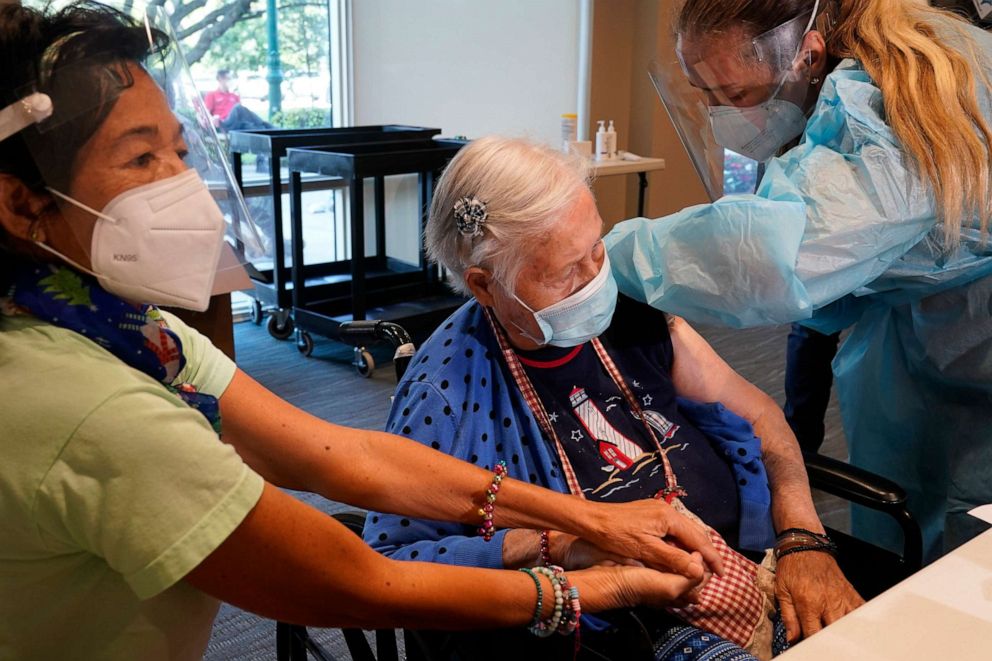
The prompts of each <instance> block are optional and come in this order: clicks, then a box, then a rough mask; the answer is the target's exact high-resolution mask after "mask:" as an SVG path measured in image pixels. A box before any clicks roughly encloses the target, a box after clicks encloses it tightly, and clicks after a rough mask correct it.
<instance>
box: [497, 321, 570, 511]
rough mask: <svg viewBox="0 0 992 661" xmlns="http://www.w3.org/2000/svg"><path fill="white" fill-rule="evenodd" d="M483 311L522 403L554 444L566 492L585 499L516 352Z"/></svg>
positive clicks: (501, 331)
mask: <svg viewBox="0 0 992 661" xmlns="http://www.w3.org/2000/svg"><path fill="white" fill-rule="evenodd" d="M483 311H484V312H485V313H486V320H488V321H489V327H490V328H492V331H493V335H495V336H496V342H497V343H498V344H499V349H500V351H502V352H503V359H504V360H505V361H506V364H507V366H508V367H509V368H510V374H511V375H512V376H513V380H514V381H516V382H517V387H519V388H520V392H521V394H523V396H524V401H526V402H527V406H528V407H529V408H530V410H531V413H533V414H535V415H534V417H535V418H536V419H537V424H538V425H540V427H541V429H542V430H543V431H544V433H545V434H547V435H548V438H550V439H551V440H553V441H554V443H555V450H556V451H557V452H558V459H559V461H560V462H561V468H562V472H563V473H564V474H565V482H566V483H567V484H568V490H569V491H570V492H572V495H574V496H578V497H579V498H585V495H584V494H583V493H582V487H581V486H579V480H578V478H577V477H575V470H574V469H573V468H572V464H571V463H570V462H569V461H568V457H566V456H565V448H563V447H562V445H561V440H559V438H558V434H556V433H555V429H554V427H553V426H552V425H551V420H550V419H549V418H548V412H547V411H546V410H545V409H544V403H543V402H541V398H540V397H538V396H537V391H536V390H534V384H533V383H531V382H530V377H528V376H527V373H526V372H525V371H524V366H523V365H522V364H521V363H520V359H519V358H518V357H517V354H516V352H515V351H514V350H513V348H512V347H511V346H510V343H509V341H508V340H507V339H506V336H505V335H504V334H503V329H502V328H500V327H499V324H497V323H496V320H495V319H493V317H492V312H490V310H489V308H483Z"/></svg>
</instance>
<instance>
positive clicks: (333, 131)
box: [229, 124, 441, 339]
mask: <svg viewBox="0 0 992 661" xmlns="http://www.w3.org/2000/svg"><path fill="white" fill-rule="evenodd" d="M440 132H441V130H440V129H434V128H424V127H419V126H404V125H399V124H388V125H380V126H355V127H347V128H317V129H264V130H257V131H231V133H230V134H229V149H230V152H231V160H232V166H233V170H234V176H235V179H236V180H237V182H238V186H239V187H240V188H241V190H242V192H243V193H246V192H247V191H246V186H245V180H244V170H243V166H242V155H243V154H255V155H256V156H257V157H259V158H260V159H261V162H262V163H263V164H265V166H266V169H267V173H263V174H266V177H265V178H263V179H261V180H260V181H259V182H258V183H259V184H261V185H264V186H266V187H268V188H269V191H270V194H271V197H272V223H273V225H272V237H273V250H272V252H273V254H272V267H271V268H255V269H254V270H253V273H252V282H253V284H254V291H253V298H254V301H253V305H252V321H254V322H255V323H256V324H260V323H261V322H262V320H263V311H264V310H271V311H272V315H271V317H270V319H269V323H268V330H269V334H271V335H272V336H273V337H275V338H278V339H288V338H289V337H291V336H292V334H293V319H292V317H291V316H290V313H291V307H292V300H291V297H290V294H289V288H290V286H291V278H290V266H289V265H287V263H286V251H285V248H284V238H285V237H284V235H283V213H282V194H283V193H284V192H285V188H284V181H283V178H282V166H283V159H284V158H285V156H286V150H287V149H290V148H293V147H307V146H338V147H343V146H347V145H356V144H367V143H382V144H393V143H406V142H412V143H418V144H425V143H429V142H430V141H431V139H432V137H433V136H435V135H438V134H439V133H440ZM300 263H302V262H300ZM304 269H305V273H306V277H319V276H322V275H328V274H329V273H330V271H328V268H327V264H310V265H306V266H305V267H304Z"/></svg>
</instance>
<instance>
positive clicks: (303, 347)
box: [296, 331, 313, 358]
mask: <svg viewBox="0 0 992 661" xmlns="http://www.w3.org/2000/svg"><path fill="white" fill-rule="evenodd" d="M296 350H297V351H299V352H300V353H301V354H303V355H304V356H307V357H308V358H309V357H310V354H312V353H313V336H312V335H310V333H308V332H306V331H300V334H299V335H298V336H297V337H296Z"/></svg>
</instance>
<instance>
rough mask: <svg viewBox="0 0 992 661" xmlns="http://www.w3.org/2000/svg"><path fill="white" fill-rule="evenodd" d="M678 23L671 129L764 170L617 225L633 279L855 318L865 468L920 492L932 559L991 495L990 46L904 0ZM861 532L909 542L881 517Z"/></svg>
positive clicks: (706, 317)
mask: <svg viewBox="0 0 992 661" xmlns="http://www.w3.org/2000/svg"><path fill="white" fill-rule="evenodd" d="M675 29H676V33H677V37H678V40H677V45H678V69H679V70H678V71H676V72H675V73H670V74H669V73H667V72H666V71H662V70H661V69H658V70H656V72H655V74H656V75H655V79H656V82H658V83H659V85H658V86H659V90H660V92H661V94H662V96H663V99H664V101H665V103H666V106H667V107H668V109H669V111H670V114H671V115H672V116H673V118H674V119H675V120H676V124H677V125H679V126H680V128H681V129H683V130H685V129H687V128H688V127H689V126H690V125H693V126H696V127H702V128H704V130H703V131H701V132H700V133H699V134H703V133H707V132H708V133H709V135H711V136H712V137H713V138H715V142H716V143H717V144H719V145H723V146H726V147H727V148H730V149H733V150H736V151H738V152H740V153H743V154H745V155H749V156H751V157H753V158H756V159H759V160H760V159H767V161H766V166H765V174H764V177H763V179H762V180H761V182H760V183H759V185H758V188H757V191H756V193H755V194H753V195H734V196H728V197H724V198H721V199H717V200H716V202H714V203H712V204H705V205H701V206H696V207H691V208H687V209H685V210H683V211H681V212H679V213H676V214H674V215H672V216H669V217H666V218H662V219H658V220H657V221H648V220H644V219H635V220H631V221H628V222H625V223H621V224H620V225H618V226H617V227H616V228H615V229H614V230H613V231H612V232H611V233H610V235H609V236H607V238H606V242H607V245H608V247H609V250H610V256H611V260H612V262H613V264H614V272H615V274H616V276H617V280H618V282H619V286H620V290H621V291H622V292H624V293H627V294H628V295H630V296H633V297H635V298H638V299H640V300H644V301H648V302H649V303H651V304H652V305H654V306H657V307H660V308H663V309H665V310H668V311H671V312H674V313H677V314H681V315H684V316H685V317H687V318H689V319H691V320H697V321H707V322H715V323H720V324H726V325H731V326H753V325H760V324H772V323H776V324H777V323H784V322H792V321H797V320H801V321H802V322H803V324H805V325H806V326H808V327H810V328H813V329H816V330H819V331H822V332H824V333H832V332H836V331H839V330H841V329H843V328H846V327H848V326H850V325H852V324H854V327H853V330H852V332H851V334H850V336H849V337H848V338H847V339H846V341H845V343H844V345H843V347H842V348H841V350H840V353H839V354H838V356H837V357H836V359H835V360H834V363H833V369H834V374H835V377H836V382H837V386H838V394H839V399H840V406H841V412H842V415H843V420H844V428H845V432H846V435H847V440H848V445H849V450H850V456H851V461H852V463H854V464H856V465H859V466H862V467H864V468H867V469H869V470H871V471H874V472H877V473H880V474H882V475H884V476H886V477H889V478H891V479H893V480H895V481H896V482H897V483H899V484H901V485H902V486H903V487H905V488H906V490H907V492H908V494H909V503H910V508H911V510H912V511H913V513H914V514H915V516H916V517H917V519H918V520H919V521H920V523H921V524H922V526H923V529H924V542H925V554H926V557H927V558H929V559H933V558H935V557H937V556H938V555H940V554H941V553H942V552H943V551H945V550H947V549H950V548H953V547H955V546H956V545H958V544H961V543H962V542H963V541H965V540H967V539H969V538H970V537H972V536H973V535H975V534H977V532H979V531H980V530H981V529H983V528H984V525H983V524H981V522H979V521H978V520H977V519H974V518H973V517H970V516H968V514H967V512H968V511H969V510H970V509H971V508H972V507H974V506H976V505H979V504H983V503H987V502H989V501H992V480H989V479H988V476H989V471H990V470H992V432H990V429H992V427H990V425H989V422H990V421H992V418H990V414H989V406H988V404H989V399H990V397H992V317H990V315H989V312H988V310H989V303H990V300H992V276H990V274H992V253H990V251H989V243H988V225H989V216H990V213H992V181H990V176H989V175H990V173H989V162H990V154H989V145H990V144H992V141H990V137H992V133H990V129H989V127H990V118H992V107H990V100H989V82H988V77H987V72H988V58H989V55H990V54H992V37H990V35H988V34H987V33H985V32H982V31H980V30H978V29H976V28H974V27H972V26H970V25H968V24H966V23H965V22H963V21H960V20H958V19H957V18H956V17H954V16H953V15H951V14H948V13H944V12H942V11H940V10H936V9H933V8H930V7H928V6H927V5H926V4H925V3H923V2H917V1H909V0H817V1H810V0H790V1H785V2H783V1H781V0H775V1H774V2H771V1H767V2H766V1H760V0H734V1H732V2H726V1H724V0H720V1H719V2H716V1H713V0H687V1H686V2H684V3H683V4H682V5H680V8H679V10H678V14H677V18H676V21H675ZM668 71H669V72H671V71H672V70H668ZM679 85H682V88H681V89H678V86H679ZM690 86H691V88H692V89H690ZM693 94H695V95H697V96H696V97H695V98H696V99H697V100H698V102H697V101H693V100H692V99H693V97H692V95H693ZM693 112H697V117H702V118H703V121H702V122H698V121H697V122H696V123H695V124H693V122H692V120H691V119H690V115H691V114H692V113H693ZM707 121H708V123H709V125H710V127H711V129H705V123H706V122H707ZM685 135H686V136H688V135H689V133H688V132H686V133H685ZM796 138H800V141H799V143H798V144H797V145H796V146H794V147H792V148H791V149H788V151H786V152H785V153H783V154H782V155H781V156H778V157H774V154H775V153H776V151H777V150H779V149H780V148H782V147H784V146H786V143H787V142H789V141H791V140H794V139H796ZM686 144H687V145H691V141H690V140H686ZM697 144H700V145H701V143H697ZM690 151H691V152H692V153H693V154H694V155H695V156H696V157H697V161H696V162H697V164H699V165H700V170H701V171H702V172H704V173H707V172H712V170H707V168H706V167H705V165H706V163H705V157H704V156H701V154H702V152H703V151H705V146H701V147H700V149H692V148H691V147H690ZM704 178H706V177H704ZM710 181H712V179H710ZM711 190H712V188H711ZM854 527H855V533H856V534H858V535H859V536H863V537H867V538H869V539H873V540H875V541H876V542H879V543H882V544H885V545H888V546H890V547H891V548H893V549H896V550H898V549H899V548H900V547H901V534H900V532H899V531H898V529H896V528H895V526H894V525H893V524H892V523H891V522H890V521H886V520H884V517H879V518H876V515H874V514H871V513H868V512H864V511H861V510H856V512H855V514H854Z"/></svg>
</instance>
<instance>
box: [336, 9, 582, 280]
mask: <svg viewBox="0 0 992 661" xmlns="http://www.w3.org/2000/svg"><path fill="white" fill-rule="evenodd" d="M578 32H579V1H578V0H352V58H353V60H352V61H353V66H354V113H355V114H354V122H353V123H354V124H355V125H356V126H361V125H375V124H412V125H415V126H430V127H434V128H439V129H441V130H442V133H441V135H442V136H448V137H450V136H455V135H464V136H467V137H469V138H478V137H481V136H483V135H487V134H490V133H501V134H505V135H512V136H528V137H531V138H533V139H535V140H540V141H542V142H546V143H548V144H553V145H557V144H558V140H559V137H560V134H561V128H560V127H561V115H562V113H570V112H576V108H575V104H576V95H577V86H578V83H577V75H578V74H577V71H578V59H579V58H578V48H579V47H578ZM371 199H372V192H371V188H369V189H367V191H366V218H367V219H368V218H371V217H372V213H373V208H372V207H371V206H370V205H371ZM417 200H418V197H417V187H416V179H415V178H414V177H393V178H390V179H389V180H387V185H386V225H387V233H386V243H387V251H388V253H389V254H390V255H391V256H393V257H398V258H400V259H404V260H407V261H410V262H415V261H416V256H417V249H418V245H419V241H420V239H419V236H418V234H419V227H418V223H417V218H418V208H417ZM366 237H367V247H368V249H369V251H371V250H372V247H373V246H374V230H372V228H371V227H369V228H367V229H366Z"/></svg>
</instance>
